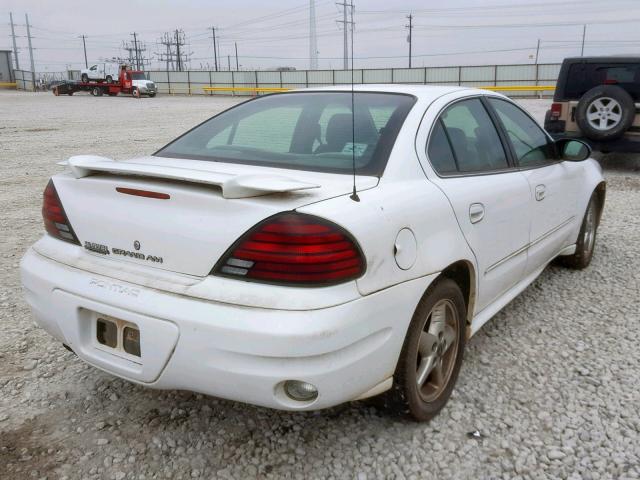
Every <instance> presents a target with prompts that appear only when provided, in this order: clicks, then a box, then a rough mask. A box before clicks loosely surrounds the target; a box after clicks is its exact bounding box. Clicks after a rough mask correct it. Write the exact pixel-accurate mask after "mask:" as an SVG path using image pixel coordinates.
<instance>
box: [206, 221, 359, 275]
mask: <svg viewBox="0 0 640 480" xmlns="http://www.w3.org/2000/svg"><path fill="white" fill-rule="evenodd" d="M364 269H365V262H364V259H363V257H362V253H361V252H360V249H359V247H358V246H357V245H356V243H355V241H354V240H353V239H352V238H351V236H350V235H349V234H348V233H347V232H346V231H345V230H344V229H342V228H341V227H339V226H338V225H336V224H334V223H331V222H328V221H326V220H323V219H320V218H317V217H313V216H311V215H306V214H301V213H294V212H288V213H282V214H279V215H276V216H274V217H271V218H269V219H267V220H266V221H264V222H262V223H259V224H258V225H256V226H255V227H254V228H253V229H251V230H250V231H248V232H247V233H246V234H245V235H243V236H242V237H241V238H240V240H238V241H237V242H236V243H235V244H234V245H233V246H232V247H231V248H230V249H229V251H227V253H226V254H225V255H224V256H223V257H222V259H221V260H220V261H219V262H218V264H217V265H216V266H215V267H214V268H213V270H212V272H211V273H213V274H216V275H224V276H228V277H233V278H243V279H246V280H254V281H260V282H269V283H278V284H284V285H328V284H336V283H341V282H346V281H348V280H352V279H354V278H357V277H359V276H360V275H362V273H363V272H364Z"/></svg>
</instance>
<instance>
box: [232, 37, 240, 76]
mask: <svg viewBox="0 0 640 480" xmlns="http://www.w3.org/2000/svg"><path fill="white" fill-rule="evenodd" d="M233 44H234V45H235V47H236V71H238V70H240V65H239V64H238V42H233Z"/></svg>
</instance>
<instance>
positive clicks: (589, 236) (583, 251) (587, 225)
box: [558, 193, 600, 270]
mask: <svg viewBox="0 0 640 480" xmlns="http://www.w3.org/2000/svg"><path fill="white" fill-rule="evenodd" d="M598 208H599V207H598V201H597V198H596V195H595V193H594V194H593V195H591V199H590V200H589V204H588V205H587V211H586V212H585V214H584V218H583V219H582V226H581V227H580V233H579V234H578V241H577V242H576V252H575V253H574V254H573V255H567V256H562V257H558V262H559V263H560V264H561V265H564V266H565V267H568V268H572V269H574V270H582V269H584V268H587V267H588V266H589V264H590V263H591V259H592V258H593V250H594V249H595V246H596V234H597V232H598V216H599V214H600V212H599V211H598Z"/></svg>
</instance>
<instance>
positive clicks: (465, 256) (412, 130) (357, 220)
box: [298, 101, 475, 295]
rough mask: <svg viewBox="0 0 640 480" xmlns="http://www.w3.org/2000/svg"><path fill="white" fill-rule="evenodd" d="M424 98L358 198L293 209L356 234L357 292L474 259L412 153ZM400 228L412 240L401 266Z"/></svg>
mask: <svg viewBox="0 0 640 480" xmlns="http://www.w3.org/2000/svg"><path fill="white" fill-rule="evenodd" d="M429 104H430V102H422V101H418V102H417V103H416V105H415V106H414V108H413V109H412V111H411V113H410V114H409V115H408V116H407V119H406V120H405V122H404V125H403V128H402V129H401V131H400V132H399V134H398V137H397V139H396V143H395V145H394V147H393V150H392V152H391V154H390V157H389V161H388V163H387V167H386V169H385V172H384V174H383V176H382V177H381V179H380V183H379V185H378V187H377V188H373V189H370V190H367V191H363V192H359V197H360V201H359V202H356V201H353V200H351V199H350V198H349V196H341V197H336V198H333V199H331V200H327V201H323V202H321V203H316V204H311V205H308V206H306V207H304V208H301V209H298V210H299V211H301V212H304V213H309V214H312V215H318V216H320V217H325V218H327V219H329V220H331V221H333V222H336V223H338V224H339V225H341V226H343V227H344V228H346V229H347V230H348V231H349V232H350V233H351V234H352V235H353V236H354V237H355V238H356V239H357V241H358V242H359V244H360V247H361V248H362V250H363V253H364V255H365V258H366V261H367V270H366V272H365V274H364V275H363V276H362V277H361V278H360V279H358V280H357V284H358V289H359V291H360V293H362V294H363V295H367V294H370V293H373V292H375V291H378V290H382V289H384V288H388V287H390V286H392V285H396V284H399V283H402V282H406V281H408V280H411V279H415V278H419V277H423V276H426V275H429V274H432V273H437V272H440V271H442V270H443V269H444V268H446V267H447V266H449V265H451V264H452V263H455V262H456V261H459V260H466V261H468V262H470V264H471V265H475V258H474V256H473V254H472V252H471V250H470V249H469V246H468V245H467V243H466V242H465V240H464V237H463V235H462V232H461V231H460V227H459V226H458V223H457V221H456V219H455V215H454V213H453V210H452V208H451V205H450V203H449V201H448V200H447V198H446V196H445V195H444V194H443V193H442V191H441V190H440V189H438V188H437V187H436V186H435V185H434V184H433V183H431V182H430V181H429V180H428V179H427V177H426V176H425V172H424V171H423V169H422V168H421V166H420V162H419V160H418V156H417V154H416V149H415V141H416V132H417V131H418V127H419V126H420V123H421V121H422V117H423V115H424V113H425V111H426V110H427V109H428V108H429ZM403 228H408V229H410V230H411V231H412V232H413V235H414V236H415V239H416V246H417V255H416V261H415V263H414V264H413V265H412V266H411V267H410V268H408V269H406V270H403V269H401V268H400V267H399V266H398V264H397V263H396V260H395V254H394V244H395V241H396V237H397V235H398V233H399V232H400V230H402V229H403Z"/></svg>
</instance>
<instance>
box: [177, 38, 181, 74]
mask: <svg viewBox="0 0 640 480" xmlns="http://www.w3.org/2000/svg"><path fill="white" fill-rule="evenodd" d="M176 59H177V62H176V67H177V70H178V71H179V72H181V71H182V57H180V34H179V32H178V29H177V28H176Z"/></svg>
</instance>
